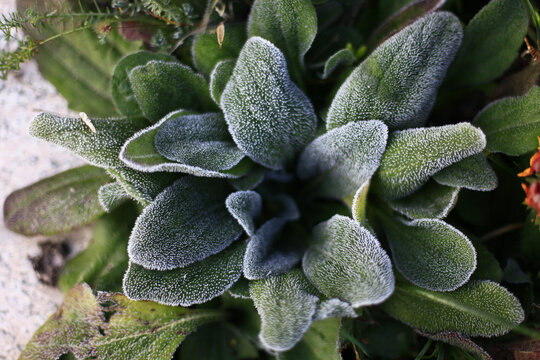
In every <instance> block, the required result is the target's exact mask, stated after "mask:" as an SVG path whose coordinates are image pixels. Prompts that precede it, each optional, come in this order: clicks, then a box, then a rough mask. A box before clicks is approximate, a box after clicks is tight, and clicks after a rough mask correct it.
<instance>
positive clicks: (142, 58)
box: [111, 51, 177, 116]
mask: <svg viewBox="0 0 540 360" xmlns="http://www.w3.org/2000/svg"><path fill="white" fill-rule="evenodd" d="M151 60H161V61H167V62H174V61H177V60H176V58H175V57H174V56H171V55H169V54H160V53H153V52H150V51H138V52H135V53H132V54H129V55H126V56H124V57H123V58H122V59H121V60H120V61H119V62H118V63H117V64H116V66H115V67H114V70H113V75H112V78H111V94H112V98H113V101H114V105H116V107H117V108H118V111H120V113H121V114H122V115H124V116H133V115H142V111H141V109H140V108H139V104H138V103H137V99H135V94H134V93H133V89H132V88H131V83H130V82H129V78H128V76H129V72H130V71H131V70H132V69H133V68H134V67H136V66H139V65H145V64H146V63H147V62H149V61H151Z"/></svg>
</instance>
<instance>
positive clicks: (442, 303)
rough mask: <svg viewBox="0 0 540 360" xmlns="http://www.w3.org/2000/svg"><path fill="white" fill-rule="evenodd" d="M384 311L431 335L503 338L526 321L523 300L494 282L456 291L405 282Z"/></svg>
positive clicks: (469, 285)
mask: <svg viewBox="0 0 540 360" xmlns="http://www.w3.org/2000/svg"><path fill="white" fill-rule="evenodd" d="M382 308H383V309H384V310H385V311H386V312H387V313H389V314H390V315H391V316H393V317H394V318H396V319H399V320H401V321H403V322H404V323H406V324H408V325H410V326H412V327H414V328H417V329H420V330H422V331H426V332H430V333H440V332H459V333H462V334H464V335H468V336H486V337H489V336H497V335H502V334H504V333H506V332H508V331H510V330H511V329H513V328H514V327H516V326H517V325H518V324H520V323H521V322H522V321H523V318H524V313H523V309H522V308H521V305H520V304H519V301H518V300H517V299H516V297H515V296H514V295H512V294H511V293H510V292H508V290H506V289H505V288H503V287H502V286H500V285H498V284H496V283H494V282H491V281H471V282H469V283H468V284H466V285H464V286H462V287H461V288H459V289H457V290H455V291H452V292H434V291H430V290H425V289H422V288H419V287H417V286H414V285H411V284H407V283H401V284H398V285H397V286H396V291H395V292H394V295H393V296H392V297H390V299H388V300H387V301H386V302H385V303H384V304H383V305H382Z"/></svg>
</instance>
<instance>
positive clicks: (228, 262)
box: [124, 241, 245, 306]
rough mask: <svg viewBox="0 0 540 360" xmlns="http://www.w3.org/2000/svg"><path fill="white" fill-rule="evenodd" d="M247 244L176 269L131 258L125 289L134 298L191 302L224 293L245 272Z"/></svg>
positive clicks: (125, 279)
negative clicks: (157, 267)
mask: <svg viewBox="0 0 540 360" xmlns="http://www.w3.org/2000/svg"><path fill="white" fill-rule="evenodd" d="M244 250H245V244H243V243H242V242H240V241H238V242H236V243H234V244H232V245H231V246H230V247H228V248H227V249H225V250H224V251H221V252H220V253H218V254H215V255H212V256H210V257H207V258H206V259H204V260H201V261H198V262H195V263H192V264H190V265H187V266H185V267H181V268H176V269H173V270H165V271H159V270H149V269H146V268H144V267H142V266H140V265H137V264H135V263H134V262H130V265H129V268H128V271H127V272H126V274H125V276H124V292H125V294H126V295H127V296H128V297H129V298H130V299H133V300H152V301H157V302H159V303H161V304H166V305H180V306H191V305H193V304H201V303H204V302H206V301H208V300H210V299H213V298H215V297H216V296H219V295H221V294H223V293H224V292H225V291H226V290H227V289H228V288H230V287H231V286H232V285H233V284H234V283H235V282H236V281H237V280H238V279H239V278H240V276H241V275H242V259H243V256H244Z"/></svg>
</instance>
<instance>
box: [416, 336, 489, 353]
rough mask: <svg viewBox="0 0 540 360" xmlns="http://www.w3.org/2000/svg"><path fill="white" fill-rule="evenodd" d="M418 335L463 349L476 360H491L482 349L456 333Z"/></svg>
mask: <svg viewBox="0 0 540 360" xmlns="http://www.w3.org/2000/svg"><path fill="white" fill-rule="evenodd" d="M419 333H420V335H422V336H424V337H427V338H428V339H431V340H435V341H441V342H443V343H446V344H450V345H453V346H455V347H458V348H460V349H463V350H465V351H467V352H469V353H470V354H471V355H473V356H474V358H475V359H478V360H493V359H492V358H491V356H489V354H488V353H487V352H486V351H485V350H484V349H482V348H481V347H480V346H479V345H478V344H476V343H475V342H473V341H472V340H471V339H469V338H467V337H465V336H463V335H462V334H460V333H458V332H443V333H438V334H429V333H425V332H422V331H420V332H419Z"/></svg>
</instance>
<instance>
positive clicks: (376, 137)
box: [297, 120, 388, 199]
mask: <svg viewBox="0 0 540 360" xmlns="http://www.w3.org/2000/svg"><path fill="white" fill-rule="evenodd" d="M387 138H388V128H387V127H386V125H384V123H382V122H381V121H376V120H375V121H362V122H357V123H349V124H347V125H344V126H342V127H340V128H337V129H333V130H330V131H329V132H327V133H326V134H324V135H322V136H320V137H318V138H317V139H315V140H314V141H313V142H312V143H311V144H309V145H308V146H307V147H306V148H305V150H304V151H303V152H302V154H301V155H300V159H299V160H298V167H297V173H298V176H299V177H300V179H302V180H306V179H309V178H314V177H317V178H316V179H315V181H316V182H318V183H319V185H318V188H317V189H316V192H317V193H319V194H320V195H322V196H326V197H332V198H337V199H341V198H343V197H345V196H349V195H351V194H352V193H354V192H355V191H356V190H357V189H358V187H359V186H361V185H362V184H363V183H365V182H366V181H368V180H369V179H370V178H371V176H372V175H373V173H375V171H376V170H377V168H378V167H379V164H380V161H381V157H382V156H383V152H384V149H385V147H386V139H387Z"/></svg>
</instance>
